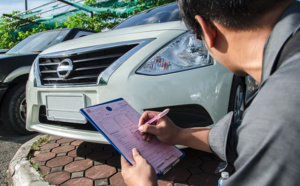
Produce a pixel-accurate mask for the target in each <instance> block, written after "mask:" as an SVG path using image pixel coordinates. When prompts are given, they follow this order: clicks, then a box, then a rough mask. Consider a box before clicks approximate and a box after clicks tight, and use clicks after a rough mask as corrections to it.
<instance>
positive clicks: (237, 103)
mask: <svg viewBox="0 0 300 186" xmlns="http://www.w3.org/2000/svg"><path fill="white" fill-rule="evenodd" d="M244 110H245V84H244V82H243V79H242V78H241V77H239V76H236V75H234V77H233V80H232V86H231V91H230V98H229V106H228V112H230V111H233V119H232V121H233V122H240V121H242V119H243V113H244Z"/></svg>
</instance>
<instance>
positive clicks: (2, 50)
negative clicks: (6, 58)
mask: <svg viewBox="0 0 300 186" xmlns="http://www.w3.org/2000/svg"><path fill="white" fill-rule="evenodd" d="M8 50H9V49H0V54H5V53H6V52H7V51H8Z"/></svg>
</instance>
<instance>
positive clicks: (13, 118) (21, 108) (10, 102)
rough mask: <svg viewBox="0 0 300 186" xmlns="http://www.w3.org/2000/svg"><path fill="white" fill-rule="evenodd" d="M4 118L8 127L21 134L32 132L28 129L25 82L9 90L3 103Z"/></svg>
mask: <svg viewBox="0 0 300 186" xmlns="http://www.w3.org/2000/svg"><path fill="white" fill-rule="evenodd" d="M1 110H2V113H1V115H2V120H3V123H4V125H5V126H6V128H7V129H8V130H10V131H14V132H16V133H18V134H21V135H27V134H31V133H33V132H30V131H28V130H26V96H25V84H21V85H17V86H16V87H13V88H12V89H11V90H9V91H8V93H7V94H6V96H5V97H4V100H3V104H2V109H1Z"/></svg>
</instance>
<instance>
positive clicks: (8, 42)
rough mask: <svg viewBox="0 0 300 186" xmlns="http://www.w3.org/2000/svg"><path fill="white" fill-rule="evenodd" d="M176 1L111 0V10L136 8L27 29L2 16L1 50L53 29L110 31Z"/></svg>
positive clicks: (92, 3) (90, 0) (91, 0)
mask: <svg viewBox="0 0 300 186" xmlns="http://www.w3.org/2000/svg"><path fill="white" fill-rule="evenodd" d="M174 1H175V0H124V1H123V2H118V1H117V0H111V2H116V4H114V5H113V7H110V8H119V7H125V8H130V7H134V8H133V9H132V10H131V11H129V12H127V13H124V14H118V13H117V12H115V11H109V10H108V11H106V12H103V13H94V14H93V17H92V16H91V14H90V13H86V14H85V13H78V14H76V15H74V16H70V17H68V19H67V20H64V21H63V22H56V23H55V26H49V25H43V24H40V25H32V23H30V24H31V26H27V27H26V26H24V25H25V24H26V22H25V21H22V20H17V19H15V18H6V17H4V16H2V17H1V19H2V22H1V20H0V48H1V49H4V48H7V49H10V48H12V47H13V46H15V45H16V44H17V43H19V42H20V41H22V40H23V39H25V38H26V37H28V36H29V35H32V34H35V33H38V32H42V31H45V30H51V29H59V28H85V29H91V30H96V31H99V32H100V31H102V30H110V29H112V28H113V27H115V26H116V25H117V24H119V23H120V22H121V21H122V20H124V19H125V18H127V17H128V16H130V15H133V14H136V13H138V12H141V11H143V10H146V9H149V8H153V7H156V6H159V5H163V4H167V3H171V2H174ZM84 4H85V5H89V6H93V7H104V6H105V5H106V4H105V3H99V2H98V1H97V0H85V2H84ZM107 4H109V3H107ZM18 13H19V12H16V11H14V12H13V13H12V14H10V15H11V16H13V15H16V14H18ZM38 18H39V17H37V16H33V17H30V19H29V20H30V21H34V20H36V19H38Z"/></svg>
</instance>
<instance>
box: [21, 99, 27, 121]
mask: <svg viewBox="0 0 300 186" xmlns="http://www.w3.org/2000/svg"><path fill="white" fill-rule="evenodd" d="M19 116H20V118H21V120H22V121H23V122H24V123H26V98H24V99H23V100H22V101H21V103H20V108H19Z"/></svg>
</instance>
